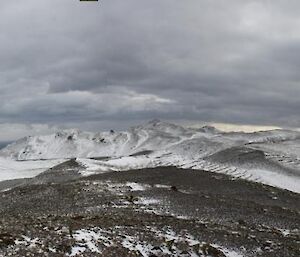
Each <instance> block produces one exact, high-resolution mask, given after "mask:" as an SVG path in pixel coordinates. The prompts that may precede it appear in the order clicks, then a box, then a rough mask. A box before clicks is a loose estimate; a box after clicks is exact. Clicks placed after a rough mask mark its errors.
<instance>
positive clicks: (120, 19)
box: [0, 0, 300, 127]
mask: <svg viewBox="0 0 300 257" xmlns="http://www.w3.org/2000/svg"><path fill="white" fill-rule="evenodd" d="M299 8H300V3H298V1H294V0H289V1H286V0H285V1H283V0H278V1H267V0H259V1H258V0H257V1H255V0H249V1H247V0H245V1H238V0H226V1H225V0H218V1H217V0H187V1H171V0H164V1H160V0H155V1H146V0H128V1H123V0H110V1H108V0H107V1H105V0H103V1H100V2H98V3H84V2H80V1H74V0H45V1H36V0H26V1H17V0H13V1H9V2H8V1H3V2H1V3H0V60H1V62H0V122H2V123H4V122H5V123H24V124H26V123H27V124H29V123H43V124H63V123H65V124H66V123H69V124H72V125H75V126H83V125H82V124H85V123H90V124H92V123H97V122H100V121H105V122H109V121H110V122H111V123H114V124H115V125H117V126H120V127H122V126H123V125H122V124H124V122H125V121H126V122H127V123H130V122H129V121H130V120H137V121H138V120H143V119H148V118H151V117H161V118H165V119H172V120H176V119H178V120H179V119H180V120H184V119H185V120H199V121H214V122H230V123H237V124H244V123H245V124H257V125H278V126H292V127H299V126H300V119H299V115H298V110H299V109H300V101H299V100H298V99H299V97H300V86H299V81H300V75H299V68H300V61H299V60H300V51H299V50H300V49H299V48H300V47H299V45H300V44H299V43H300V18H299V15H298V10H299ZM118 122H119V125H118Z"/></svg>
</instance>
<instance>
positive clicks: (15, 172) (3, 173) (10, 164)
mask: <svg viewBox="0 0 300 257" xmlns="http://www.w3.org/2000/svg"><path fill="white" fill-rule="evenodd" d="M61 162H63V160H44V161H15V160H11V159H7V158H0V181H3V180H10V179H18V178H31V177H34V176H36V175H38V174H40V173H41V172H43V171H45V170H47V169H49V168H50V167H53V166H55V165H57V164H59V163H61Z"/></svg>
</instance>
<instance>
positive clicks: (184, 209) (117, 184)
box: [0, 161, 300, 257]
mask: <svg viewBox="0 0 300 257" xmlns="http://www.w3.org/2000/svg"><path fill="white" fill-rule="evenodd" d="M76 165H77V164H76V163H75V162H72V161H68V162H66V163H65V164H63V165H59V166H58V167H56V168H53V169H51V170H48V171H46V172H44V173H43V174H41V175H39V176H38V177H36V178H33V179H26V180H16V181H9V182H2V183H0V190H1V193H0V256H16V257H17V256H53V257H54V256H107V257H109V256H118V257H122V256H124V257H125V256H149V257H150V256H151V257H155V256H193V257H195V256H212V257H224V256H228V257H232V256H234V257H238V256H266V257H268V256H269V257H271V256H274V257H275V256H278V257H298V256H300V250H299V249H300V232H299V228H300V215H299V213H300V196H299V194H296V193H292V192H290V191H286V190H280V189H277V188H274V187H270V186H265V185H261V184H258V183H253V182H247V181H244V180H239V179H235V180H233V179H232V178H231V177H229V176H227V175H222V174H215V173H210V172H206V171H201V170H183V169H178V168H175V167H159V168H153V169H143V170H132V171H122V172H108V173H104V174H98V175H92V176H90V177H84V178H82V177H80V176H79V175H78V173H77V171H76V169H77V167H76Z"/></svg>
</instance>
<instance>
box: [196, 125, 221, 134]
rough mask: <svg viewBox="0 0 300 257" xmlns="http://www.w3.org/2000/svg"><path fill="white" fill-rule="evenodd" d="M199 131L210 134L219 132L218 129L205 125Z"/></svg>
mask: <svg viewBox="0 0 300 257" xmlns="http://www.w3.org/2000/svg"><path fill="white" fill-rule="evenodd" d="M199 131H201V132H210V133H218V132H220V131H219V130H218V129H216V128H215V127H214V126H211V125H205V126H203V127H202V128H200V129H199Z"/></svg>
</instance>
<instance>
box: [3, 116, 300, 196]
mask: <svg viewBox="0 0 300 257" xmlns="http://www.w3.org/2000/svg"><path fill="white" fill-rule="evenodd" d="M0 158H1V159H0V164H1V165H3V166H4V167H11V169H10V172H9V169H6V171H5V169H3V170H2V171H1V169H0V180H3V178H4V179H10V178H15V177H22V176H23V175H24V174H25V176H29V175H30V174H31V175H30V176H34V175H36V174H38V173H39V172H40V171H39V170H38V168H40V169H44V170H45V169H46V167H45V166H47V168H48V167H49V166H51V165H52V162H53V165H55V164H56V163H57V162H59V161H58V160H60V161H61V159H67V158H77V161H78V162H79V163H80V164H81V165H82V166H84V167H85V168H83V169H82V175H86V176H87V175H91V174H94V173H98V172H107V171H111V170H113V171H123V170H129V169H140V168H147V167H157V166H177V167H181V168H192V169H204V170H207V171H212V172H217V173H226V174H229V175H231V176H232V177H233V178H243V179H248V180H251V181H257V182H261V183H264V184H268V185H272V186H276V187H280V188H284V189H288V190H291V191H294V192H298V193H300V132H297V131H290V130H272V131H262V132H254V133H243V132H230V133H225V132H221V131H219V130H217V129H215V128H213V127H209V126H206V127H203V128H200V129H192V128H185V127H182V126H178V125H175V124H170V123H166V122H162V121H158V120H154V121H150V122H148V123H146V124H144V125H140V126H135V127H132V128H130V129H129V130H128V131H123V132H115V131H109V132H101V133H91V132H82V131H79V130H74V129H73V130H63V131H60V132H57V133H55V134H51V135H46V136H35V137H26V138H23V139H20V140H18V141H16V142H15V143H13V144H11V145H9V146H7V147H6V148H4V149H2V150H0ZM92 158H96V159H97V160H94V159H92ZM21 160H22V162H20V161H21ZM36 160H38V161H36ZM41 160H44V161H41ZM5 163H6V164H5ZM20 163H22V164H25V163H26V164H25V166H26V167H25V166H22V165H20ZM19 165H20V166H19ZM31 165H33V166H31ZM38 165H41V166H40V167H38ZM18 167H24V169H23V170H22V169H19V168H18ZM27 167H28V168H27ZM4 171H5V172H4ZM22 172H23V174H22ZM4 173H5V174H6V175H5V176H4V175H3V174H4ZM1 174H2V175H1ZM16 174H18V175H16ZM25 176H24V177H25Z"/></svg>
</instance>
